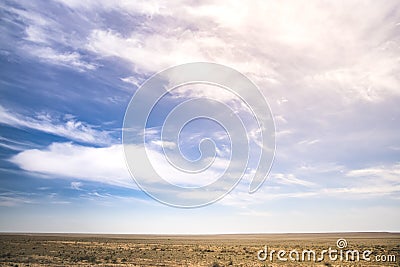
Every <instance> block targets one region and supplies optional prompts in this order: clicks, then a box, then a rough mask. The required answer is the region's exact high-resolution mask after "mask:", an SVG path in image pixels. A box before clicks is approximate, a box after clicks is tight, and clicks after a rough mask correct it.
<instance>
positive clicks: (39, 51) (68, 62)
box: [25, 46, 97, 71]
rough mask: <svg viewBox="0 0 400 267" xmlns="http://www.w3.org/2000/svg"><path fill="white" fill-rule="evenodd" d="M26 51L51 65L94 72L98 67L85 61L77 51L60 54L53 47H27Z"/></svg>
mask: <svg viewBox="0 0 400 267" xmlns="http://www.w3.org/2000/svg"><path fill="white" fill-rule="evenodd" d="M25 49H26V50H27V51H29V52H30V53H31V54H32V55H34V56H35V57H38V58H39V59H40V60H41V61H43V62H46V63H49V64H54V65H60V66H64V67H70V68H73V69H76V70H78V71H86V70H94V69H96V67H97V66H96V65H95V64H92V63H88V62H86V61H84V60H83V59H82V56H81V54H79V53H78V52H75V51H73V52H68V51H67V52H59V51H56V50H54V49H53V48H51V47H36V46H30V47H29V46H27V47H25Z"/></svg>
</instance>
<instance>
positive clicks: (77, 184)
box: [71, 182, 83, 190]
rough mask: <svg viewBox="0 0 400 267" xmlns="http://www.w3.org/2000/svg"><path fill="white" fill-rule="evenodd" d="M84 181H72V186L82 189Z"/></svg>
mask: <svg viewBox="0 0 400 267" xmlns="http://www.w3.org/2000/svg"><path fill="white" fill-rule="evenodd" d="M82 186H83V183H82V182H71V188H72V189H75V190H82V188H81V187H82Z"/></svg>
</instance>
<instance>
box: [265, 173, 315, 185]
mask: <svg viewBox="0 0 400 267" xmlns="http://www.w3.org/2000/svg"><path fill="white" fill-rule="evenodd" d="M271 180H272V181H275V182H277V183H278V184H283V185H302V186H305V187H313V186H316V184H315V183H312V182H309V181H306V180H302V179H299V178H297V177H296V176H295V175H294V174H291V173H289V174H284V173H274V174H271Z"/></svg>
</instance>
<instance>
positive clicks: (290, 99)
mask: <svg viewBox="0 0 400 267" xmlns="http://www.w3.org/2000/svg"><path fill="white" fill-rule="evenodd" d="M0 20H1V23H0V29H1V35H0V65H1V67H0V70H1V71H0V214H1V216H0V231H2V232H85V233H152V234H157V233H164V234H197V233H200V234H212V233H289V232H342V231H358V232H359V231H400V134H399V133H400V123H399V120H400V105H399V104H398V103H399V101H400V75H398V74H399V73H400V2H398V1H396V0H392V1H390V0H389V1H355V0H351V1H251V2H250V3H245V2H244V1H235V0H234V1H201V2H199V1H161V0H160V1H153V0H150V1H125V0H120V1H106V0H104V1H103V0H100V1H95V0H79V1H77V0H70V1H68V0H55V1H50V2H49V1H36V0H35V1H9V0H6V1H1V3H0ZM199 61H200V62H214V63H218V64H223V65H226V66H228V67H230V68H234V69H235V70H237V71H239V72H241V73H243V74H244V75H246V77H248V78H249V79H250V80H251V81H253V82H254V84H256V85H257V86H258V88H259V90H260V91H261V92H262V94H263V96H264V98H265V99H266V100H267V101H268V104H269V107H270V109H271V113H272V117H273V119H274V123H275V128H276V132H275V140H276V151H275V158H274V161H273V164H272V168H271V170H270V173H269V176H268V178H267V179H266V181H265V182H264V183H263V184H262V186H261V187H260V188H259V190H257V191H256V192H255V193H253V194H249V192H248V189H249V183H250V179H251V178H249V176H251V174H252V173H253V172H254V166H253V165H252V164H253V163H254V161H250V165H249V168H248V169H247V170H246V175H245V176H244V177H243V179H242V181H240V182H239V184H238V185H237V186H236V187H235V188H234V189H233V190H232V191H231V192H230V193H229V194H227V195H226V196H225V197H224V198H222V199H221V200H219V201H217V202H215V203H213V204H210V205H206V206H203V207H200V208H194V209H187V208H186V209H182V208H176V207H171V206H168V205H164V204H162V203H159V202H158V201H156V200H154V199H153V198H151V197H149V196H148V195H147V194H146V193H144V192H142V191H141V190H140V188H139V187H138V186H137V184H136V183H135V182H134V180H133V179H132V177H131V175H130V173H129V171H128V167H127V165H126V163H125V158H124V152H123V145H122V130H123V121H124V115H125V111H126V109H127V107H128V104H129V102H130V100H131V98H132V97H133V95H134V93H135V92H137V91H138V88H139V87H140V85H142V84H143V83H144V82H145V81H146V80H147V79H148V78H150V77H152V76H153V75H154V74H156V73H158V72H159V71H162V70H164V69H166V68H168V67H171V66H175V65H178V64H183V63H190V62H199ZM199 97H208V98H210V99H213V100H216V101H218V103H223V104H226V105H228V106H230V107H232V108H233V109H236V113H237V114H241V115H242V116H244V117H246V114H247V113H248V110H246V109H245V108H243V105H240V104H238V101H239V100H240V99H237V98H235V97H234V96H232V95H230V94H227V93H226V91H224V90H218V88H211V89H210V88H208V89H206V88H202V87H201V86H200V87H191V88H186V89H185V88H183V89H182V88H181V89H178V90H176V91H174V94H172V95H170V96H168V97H166V98H165V99H163V101H161V102H160V107H159V109H156V110H155V112H154V113H152V116H150V117H149V121H148V124H147V128H146V130H148V133H149V135H148V136H147V137H148V138H147V139H146V144H147V145H148V148H149V150H150V151H151V153H153V156H152V159H153V160H154V161H153V163H154V164H155V165H156V166H157V167H158V168H159V169H160V171H161V172H162V173H170V172H168V170H166V169H165V168H164V167H166V164H165V163H162V162H161V161H162V160H164V159H165V158H163V157H161V156H160V155H161V154H160V153H161V152H162V150H160V147H161V145H164V147H167V148H175V147H176V146H177V143H174V142H164V143H162V142H161V143H160V140H159V139H158V138H159V135H160V131H161V130H160V129H161V127H162V125H163V121H164V120H165V118H166V117H165V113H168V111H170V110H171V108H172V107H173V106H174V105H176V103H177V102H179V101H183V100H187V99H191V98H199ZM206 110H207V109H206V108H202V109H201V111H206ZM160 114H164V115H160ZM245 120H246V119H245ZM207 123H208V122H201V123H199V124H198V125H196V124H193V125H191V127H187V128H184V130H183V131H182V136H181V139H180V140H179V142H180V143H179V147H182V153H183V154H184V155H185V156H186V159H188V160H194V159H196V158H198V157H199V155H200V154H201V153H200V152H199V150H198V144H199V141H200V140H202V139H203V138H210V139H213V140H215V143H214V144H215V147H214V148H215V149H216V151H217V152H216V162H217V163H218V164H217V166H216V167H215V168H214V169H211V170H210V173H208V174H207V175H200V176H198V177H197V178H196V179H197V180H194V182H193V181H191V180H188V179H187V178H186V176H185V175H182V174H179V173H176V172H172V174H171V173H170V174H171V175H170V176H169V178H170V179H172V180H170V182H172V183H177V184H180V185H188V184H189V185H203V184H207V183H210V182H212V181H213V179H217V178H215V177H217V176H218V173H215V172H217V171H220V170H223V168H224V166H225V165H224V164H226V161H227V160H228V159H229V157H228V155H227V154H229V153H228V152H230V151H229V144H228V143H227V141H229V140H228V139H229V138H228V137H229V135H226V134H224V133H222V135H221V131H222V132H223V130H224V129H223V128H221V127H219V126H218V125H216V124H210V125H208V124H207ZM250 127H251V123H250ZM252 133H254V134H255V135H252ZM248 135H249V137H250V141H251V142H252V144H253V145H251V146H249V147H250V148H251V149H253V148H257V147H258V146H257V144H258V141H257V140H258V139H257V138H258V137H257V131H249V132H248ZM199 153H200V154H199ZM252 153H253V152H252ZM255 153H256V154H255V155H257V152H255ZM134 161H135V158H134V159H133V162H134ZM138 161H140V158H138ZM163 164H164V165H163ZM146 175H147V174H146V173H143V174H142V176H141V177H139V178H140V179H151V177H146ZM214 175H215V177H214ZM233 178H235V179H236V177H233ZM160 190H162V188H161V189H160Z"/></svg>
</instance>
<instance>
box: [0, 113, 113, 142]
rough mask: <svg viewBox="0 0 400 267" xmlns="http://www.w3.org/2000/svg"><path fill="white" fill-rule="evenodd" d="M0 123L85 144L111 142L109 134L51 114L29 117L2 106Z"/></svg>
mask: <svg viewBox="0 0 400 267" xmlns="http://www.w3.org/2000/svg"><path fill="white" fill-rule="evenodd" d="M0 123H1V124H5V125H9V126H12V127H17V128H29V129H33V130H37V131H42V132H45V133H49V134H53V135H58V136H62V137H65V138H68V139H70V140H74V141H79V142H84V143H92V144H109V143H110V142H111V138H110V136H109V133H108V132H106V131H101V130H97V129H95V127H94V126H92V125H89V124H86V123H84V122H81V121H78V120H75V119H73V118H69V119H68V118H66V119H65V120H60V119H57V118H54V117H53V116H51V115H50V114H45V115H43V114H40V115H38V116H36V117H28V116H23V115H21V114H19V113H16V112H13V111H10V110H8V109H6V108H4V107H3V106H1V105H0Z"/></svg>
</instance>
